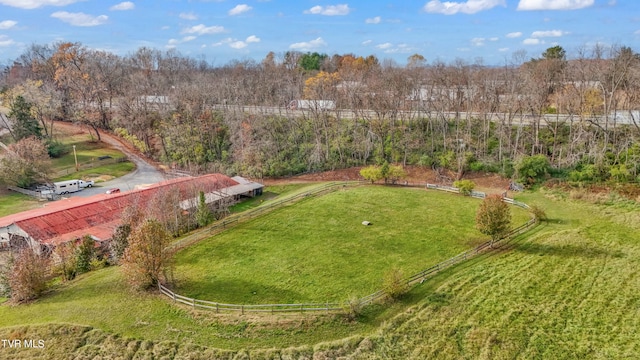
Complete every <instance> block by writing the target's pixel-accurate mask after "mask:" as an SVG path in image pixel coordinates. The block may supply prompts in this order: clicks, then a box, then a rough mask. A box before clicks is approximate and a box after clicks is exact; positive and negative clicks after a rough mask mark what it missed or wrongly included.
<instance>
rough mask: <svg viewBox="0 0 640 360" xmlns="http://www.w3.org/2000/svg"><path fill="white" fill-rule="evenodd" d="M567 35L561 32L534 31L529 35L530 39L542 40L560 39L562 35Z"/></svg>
mask: <svg viewBox="0 0 640 360" xmlns="http://www.w3.org/2000/svg"><path fill="white" fill-rule="evenodd" d="M566 34H567V33H566V32H564V31H562V30H546V31H534V32H532V33H531V37H532V38H542V37H560V36H562V35H566Z"/></svg>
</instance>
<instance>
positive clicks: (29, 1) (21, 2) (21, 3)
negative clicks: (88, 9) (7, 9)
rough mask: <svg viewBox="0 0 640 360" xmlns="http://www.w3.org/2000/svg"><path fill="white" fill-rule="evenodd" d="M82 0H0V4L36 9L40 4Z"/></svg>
mask: <svg viewBox="0 0 640 360" xmlns="http://www.w3.org/2000/svg"><path fill="white" fill-rule="evenodd" d="M78 1H82V0H0V4H2V5H7V6H13V7H17V8H20V9H37V8H39V7H42V6H65V5H69V4H73V3H76V2H78Z"/></svg>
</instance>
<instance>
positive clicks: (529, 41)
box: [522, 38, 544, 45]
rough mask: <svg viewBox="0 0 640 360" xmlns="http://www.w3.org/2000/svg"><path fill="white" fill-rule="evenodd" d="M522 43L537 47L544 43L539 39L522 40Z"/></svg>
mask: <svg viewBox="0 0 640 360" xmlns="http://www.w3.org/2000/svg"><path fill="white" fill-rule="evenodd" d="M522 43H523V44H524V45H539V44H544V41H542V40H540V39H531V38H529V39H524V40H523V41H522Z"/></svg>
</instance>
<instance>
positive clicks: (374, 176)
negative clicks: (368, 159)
mask: <svg viewBox="0 0 640 360" xmlns="http://www.w3.org/2000/svg"><path fill="white" fill-rule="evenodd" d="M360 176H362V178H364V179H365V180H368V181H371V183H372V184H373V183H374V182H376V181H378V180H380V179H382V170H381V169H380V167H379V166H375V165H371V166H367V167H365V168H362V169H361V170H360Z"/></svg>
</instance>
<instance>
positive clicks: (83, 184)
mask: <svg viewBox="0 0 640 360" xmlns="http://www.w3.org/2000/svg"><path fill="white" fill-rule="evenodd" d="M93 185H95V182H94V181H93V180H89V181H84V180H78V186H80V187H81V188H88V187H93Z"/></svg>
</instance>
